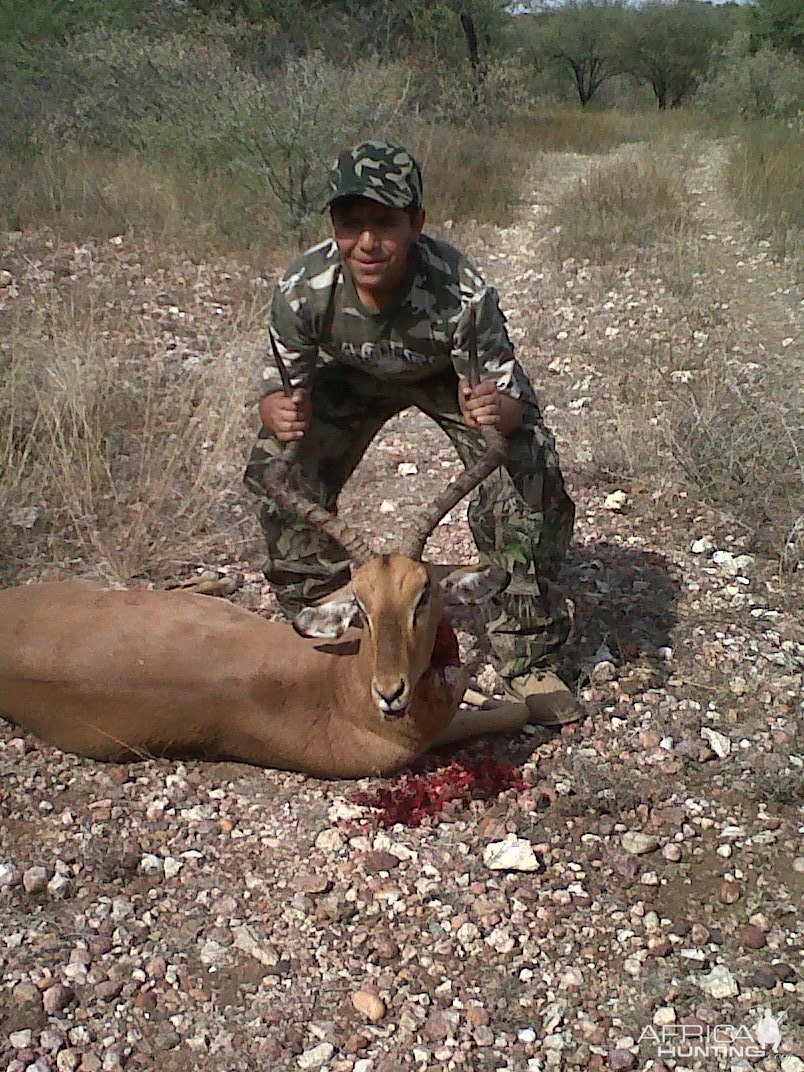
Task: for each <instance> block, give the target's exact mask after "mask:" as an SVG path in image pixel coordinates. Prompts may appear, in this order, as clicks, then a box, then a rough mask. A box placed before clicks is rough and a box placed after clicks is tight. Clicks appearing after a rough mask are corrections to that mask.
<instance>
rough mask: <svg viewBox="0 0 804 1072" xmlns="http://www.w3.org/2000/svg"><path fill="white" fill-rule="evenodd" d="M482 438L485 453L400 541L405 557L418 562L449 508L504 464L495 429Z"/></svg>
mask: <svg viewBox="0 0 804 1072" xmlns="http://www.w3.org/2000/svg"><path fill="white" fill-rule="evenodd" d="M468 349H469V370H468V371H469V383H470V384H471V385H472V387H477V385H478V383H479V382H480V361H479V359H478V355H477V313H476V311H475V307H474V306H472V307H471V309H470V310H469V339H468ZM480 432H481V435H482V436H483V439H484V440H485V441H486V450H485V451H484V453H483V454H482V455H481V456H480V457H479V458H478V459H477V461H476V462H474V464H472V465H470V466H468V467H467V468H466V469H464V471H463V472H462V473H460V474H459V475H458V476H457V477H455V479H454V480H452V481H451V483H450V484H448V485H447V487H446V488H445V490H444V491H443V492H442V494H441V495H440V496H439V497H438V498H437V499H436V501H435V502H434V503H433V505H432V507H431V508H430V509H429V510H428V511H427V512H426V514H425V515H424V516H423V517H421V518H420V519H419V522H418V524H417V525H416V528H415V529H414V531H413V532H412V533H411V534H410V535H409V536H408V537H407V539H406V540H405V541H404V542H403V546H402V548H401V553H402V554H403V555H407V556H408V557H409V558H415V559H420V558H421V557H422V554H423V552H424V545H425V544H426V543H427V539H428V537H429V536H430V534H431V533H432V531H433V529H434V528H435V527H436V525H437V524H438V522H439V521H440V520H441V518H442V517H444V515H445V514H446V513H448V512H449V511H450V510H451V509H452V508H453V506H456V505H457V504H458V503H459V502H460V501H461V499H463V498H464V497H465V496H466V495H468V494H469V492H470V491H474V489H475V488H476V487H477V485H478V484H480V483H481V482H482V481H483V480H485V479H486V477H487V476H488V475H489V474H490V473H493V472H494V470H495V469H496V468H497V467H498V466H499V465H502V463H503V462H504V461H505V456H506V454H507V453H508V444H507V443H506V440H505V436H503V435H502V434H501V433H500V432H499V431H498V430H497V429H496V428H491V427H489V425H483V426H482V427H481V429H480Z"/></svg>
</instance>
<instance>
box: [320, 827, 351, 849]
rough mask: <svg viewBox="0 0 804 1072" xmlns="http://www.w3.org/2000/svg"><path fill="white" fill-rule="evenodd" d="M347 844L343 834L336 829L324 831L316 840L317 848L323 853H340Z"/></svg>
mask: <svg viewBox="0 0 804 1072" xmlns="http://www.w3.org/2000/svg"><path fill="white" fill-rule="evenodd" d="M345 844H346V842H345V840H344V836H343V834H342V833H341V832H340V830H335V829H334V828H330V829H329V830H322V831H321V833H320V834H319V835H318V837H317V838H316V839H315V847H316V848H317V849H320V850H321V851H322V852H340V850H341V849H342V848H343V846H344V845H345Z"/></svg>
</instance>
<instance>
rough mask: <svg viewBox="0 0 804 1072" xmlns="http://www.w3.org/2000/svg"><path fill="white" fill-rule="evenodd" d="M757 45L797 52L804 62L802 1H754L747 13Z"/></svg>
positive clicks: (803, 13) (749, 29)
mask: <svg viewBox="0 0 804 1072" xmlns="http://www.w3.org/2000/svg"><path fill="white" fill-rule="evenodd" d="M746 19H747V23H748V32H749V33H750V35H751V40H752V43H753V44H754V45H770V47H771V48H778V49H784V50H787V51H790V52H794V53H795V54H796V55H797V56H798V57H799V58H801V59H804V4H802V3H801V0H753V3H752V4H751V5H750V6H749V7H748V9H747V11H746Z"/></svg>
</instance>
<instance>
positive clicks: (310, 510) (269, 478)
mask: <svg viewBox="0 0 804 1072" xmlns="http://www.w3.org/2000/svg"><path fill="white" fill-rule="evenodd" d="M268 337H269V338H270V340H271V349H272V350H273V353H274V360H275V361H276V367H277V369H278V370H279V375H280V377H281V379H282V390H283V391H284V392H285V395H286V396H287V397H288V398H289V397H290V396H291V395H292V394H293V384H292V383H291V380H290V375H289V373H288V370H287V368H286V367H285V363H284V361H283V360H282V357H281V355H280V353H279V349H278V348H277V345H276V342H275V340H274V337H273V334H272V333H271V331H270V329H269V331H268ZM301 442H302V441H301V440H300V439H295V440H293V441H292V442H291V443H288V445H287V446H286V447H285V449H284V450H283V451H282V454H281V455H280V456H279V457H278V458H274V459H273V460H272V461H270V462H269V463H268V464H267V465H266V466H265V468H264V470H263V474H262V486H263V489H264V490H265V492H266V494H267V495H268V496H269V498H271V499H273V500H274V502H276V503H278V504H279V505H280V506H283V507H284V508H285V509H286V510H288V511H289V512H290V513H293V514H296V515H297V516H298V517H300V518H301V519H302V520H303V521H306V522H307V524H308V525H312V526H313V528H317V529H321V531H322V532H325V533H326V534H327V535H328V536H331V537H332V538H333V539H334V540H336V541H337V542H338V543H339V544H340V545H341V547H342V548H343V549H344V551H346V553H347V554H348V555H349V558H350V559H352V561H353V562H356V563H357V564H358V565H360V564H362V563H363V562H368V560H369V559H370V558H374V555H375V552H374V551H373V550H372V549H371V548H370V547H369V545H368V544H367V543H366V542H365V540H364V539H363V537H362V536H361V535H360V533H359V532H358V531H357V530H356V529H353V528H352V527H351V525H347V523H346V522H345V521H341V519H340V518H338V517H336V516H335V514H333V513H332V512H331V511H330V510H327V509H326V508H325V507H323V506H320V505H319V504H318V503H317V502H314V501H313V499H311V498H310V496H309V494H307V493H306V492H304V491H303V490H302V488H301V487H300V486H299V484H298V483H297V482H296V479H295V477H296V475H297V474H295V473H294V471H293V470H294V466H295V465H296V463H297V462H298V459H299V453H300V450H301Z"/></svg>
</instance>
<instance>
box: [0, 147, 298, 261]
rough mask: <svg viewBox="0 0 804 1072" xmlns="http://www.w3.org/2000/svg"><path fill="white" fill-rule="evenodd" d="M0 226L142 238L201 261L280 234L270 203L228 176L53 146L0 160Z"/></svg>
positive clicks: (255, 246) (256, 247)
mask: <svg viewBox="0 0 804 1072" xmlns="http://www.w3.org/2000/svg"><path fill="white" fill-rule="evenodd" d="M0 191H2V193H3V199H2V204H0V224H1V225H3V226H5V227H6V228H7V229H9V230H20V231H24V230H28V229H31V228H36V227H42V226H45V227H49V228H51V229H52V230H53V231H54V232H56V233H57V234H58V235H60V236H61V237H62V238H64V239H65V240H68V241H76V242H82V241H84V239H85V238H86V236H87V235H93V236H94V237H96V238H100V239H105V238H109V237H111V236H112V235H118V234H127V235H137V236H141V237H142V236H146V237H148V238H150V239H151V240H153V241H155V242H160V243H164V244H166V245H168V244H174V245H179V246H180V247H181V248H182V249H184V250H186V251H187V252H189V253H193V254H195V255H199V256H202V255H204V254H207V253H210V252H216V251H220V250H222V249H233V248H234V249H240V250H248V251H250V252H253V253H256V254H258V255H259V254H264V253H265V252H266V251H267V250H269V249H270V248H272V246H273V245H275V244H276V243H277V242H280V243H281V242H282V241H283V239H284V236H283V235H282V231H281V224H280V222H279V220H278V219H277V215H276V211H275V208H274V206H273V204H272V203H271V201H270V199H269V198H265V197H263V198H260V197H259V196H257V195H255V194H253V193H251V192H249V191H248V190H247V189H245V188H244V187H243V186H242V185H241V184H239V183H237V182H236V181H233V179H232V178H231V177H229V176H226V175H224V174H222V173H220V174H212V173H208V174H202V173H195V172H193V171H191V170H188V169H186V168H183V167H178V166H176V165H174V164H170V163H167V162H165V161H159V160H147V159H144V158H142V157H140V156H138V155H137V154H135V153H132V152H127V151H121V152H118V153H108V152H103V151H101V150H98V149H88V148H84V149H81V148H54V149H51V150H48V151H46V152H43V153H41V154H39V155H36V156H33V157H28V156H25V157H12V156H8V157H6V158H4V159H3V160H0Z"/></svg>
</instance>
